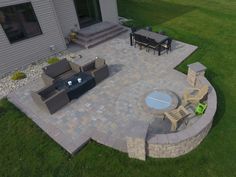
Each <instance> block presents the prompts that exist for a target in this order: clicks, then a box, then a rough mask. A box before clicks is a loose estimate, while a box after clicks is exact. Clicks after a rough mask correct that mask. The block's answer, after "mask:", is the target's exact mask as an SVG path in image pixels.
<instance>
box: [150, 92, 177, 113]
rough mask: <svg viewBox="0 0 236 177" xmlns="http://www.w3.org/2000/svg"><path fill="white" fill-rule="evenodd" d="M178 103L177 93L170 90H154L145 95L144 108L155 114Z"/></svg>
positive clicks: (168, 109) (174, 106) (166, 110)
mask: <svg viewBox="0 0 236 177" xmlns="http://www.w3.org/2000/svg"><path fill="white" fill-rule="evenodd" d="M178 103H179V99H178V97H177V95H176V94H175V93H174V92H172V91H170V90H154V91H151V92H149V93H148V94H146V95H145V108H146V110H147V111H149V112H151V113H153V114H157V115H163V114H164V112H168V111H171V110H173V109H175V108H177V106H178Z"/></svg>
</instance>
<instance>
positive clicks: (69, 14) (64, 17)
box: [53, 0, 79, 37]
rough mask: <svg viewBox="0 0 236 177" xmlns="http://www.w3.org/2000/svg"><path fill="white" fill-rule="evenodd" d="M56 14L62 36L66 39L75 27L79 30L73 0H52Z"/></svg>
mask: <svg viewBox="0 0 236 177" xmlns="http://www.w3.org/2000/svg"><path fill="white" fill-rule="evenodd" d="M53 2H54V6H55V9H56V14H57V16H58V19H59V21H60V24H61V29H62V32H63V35H64V36H65V37H66V36H68V34H69V33H70V31H71V30H72V29H74V28H75V25H77V26H78V29H79V21H78V17H77V13H76V10H75V5H74V0H53Z"/></svg>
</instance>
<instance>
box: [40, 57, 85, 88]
mask: <svg viewBox="0 0 236 177" xmlns="http://www.w3.org/2000/svg"><path fill="white" fill-rule="evenodd" d="M80 71H81V67H80V66H79V65H78V64H75V63H73V62H71V61H68V60H67V59H62V60H60V61H59V62H57V63H54V64H51V65H49V66H46V67H44V68H43V73H42V79H43V81H44V83H45V85H48V86H49V85H52V84H53V83H54V82H56V81H57V80H65V79H68V78H70V77H71V76H73V75H74V74H76V73H79V72H80Z"/></svg>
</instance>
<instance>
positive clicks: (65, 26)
mask: <svg viewBox="0 0 236 177" xmlns="http://www.w3.org/2000/svg"><path fill="white" fill-rule="evenodd" d="M53 2H54V6H55V9H56V13H57V16H58V19H59V21H60V24H61V28H62V31H63V35H64V37H66V36H68V34H69V33H70V31H71V30H72V29H76V28H78V29H80V27H79V21H78V17H77V13H76V9H75V5H74V0H53ZM99 3H100V8H101V14H102V20H103V21H109V22H113V23H118V10H117V2H116V0H99ZM75 25H77V27H75Z"/></svg>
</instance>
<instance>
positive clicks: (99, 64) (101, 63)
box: [95, 58, 105, 68]
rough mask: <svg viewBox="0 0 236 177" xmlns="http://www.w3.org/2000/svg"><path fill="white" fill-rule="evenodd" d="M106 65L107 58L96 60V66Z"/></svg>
mask: <svg viewBox="0 0 236 177" xmlns="http://www.w3.org/2000/svg"><path fill="white" fill-rule="evenodd" d="M104 65H105V60H104V59H100V58H98V59H96V60H95V68H101V67H103V66H104Z"/></svg>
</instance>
